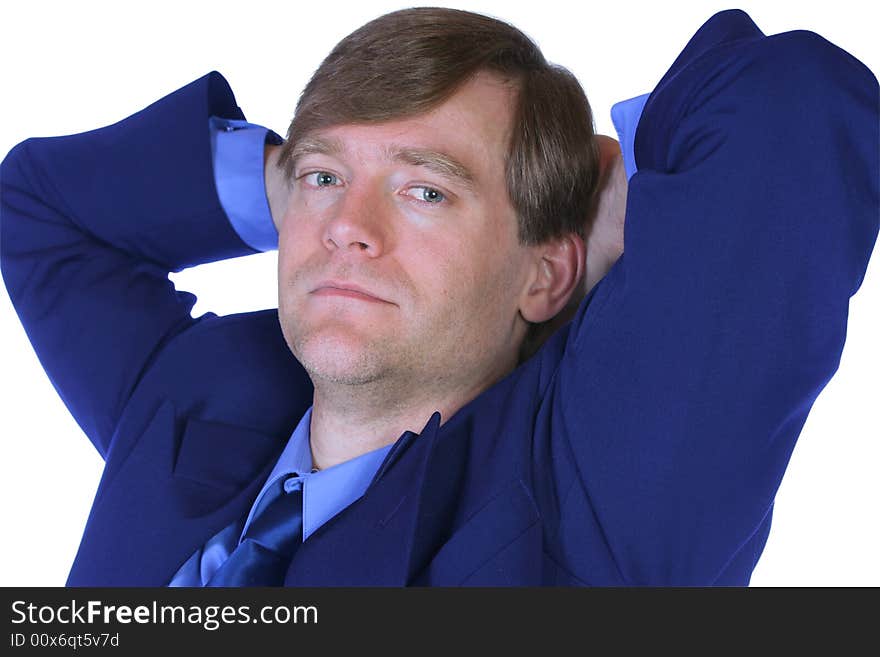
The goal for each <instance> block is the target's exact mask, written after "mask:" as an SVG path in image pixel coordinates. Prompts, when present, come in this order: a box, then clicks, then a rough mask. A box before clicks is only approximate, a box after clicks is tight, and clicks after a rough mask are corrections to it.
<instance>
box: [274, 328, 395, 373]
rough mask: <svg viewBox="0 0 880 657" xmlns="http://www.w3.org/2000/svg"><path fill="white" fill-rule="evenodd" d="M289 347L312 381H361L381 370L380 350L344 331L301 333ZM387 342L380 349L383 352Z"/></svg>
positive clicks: (289, 342)
mask: <svg viewBox="0 0 880 657" xmlns="http://www.w3.org/2000/svg"><path fill="white" fill-rule="evenodd" d="M288 344H289V345H291V351H293V354H294V356H296V358H297V360H299V362H300V363H301V364H302V366H303V367H304V368H305V370H306V371H307V372H308V373H309V376H310V377H311V379H312V382H313V383H314V382H316V381H317V380H321V381H327V382H329V383H337V384H343V385H363V384H365V383H371V382H373V381H376V380H378V379H380V378H382V376H383V375H384V374H385V369H386V368H385V367H384V365H383V360H384V359H383V358H382V357H381V355H380V354H381V352H380V350H379V349H377V348H376V347H377V346H378V345H375V344H370V343H369V342H367V341H365V340H363V339H357V338H355V337H354V336H351V335H350V334H348V333H347V332H345V333H342V334H340V333H339V332H336V331H322V332H320V334H317V335H315V334H313V335H309V336H303V337H300V338H298V339H294V340H293V341H292V344H291V341H288ZM387 349H388V347H387V345H386V346H385V347H384V351H385V353H386V354H387Z"/></svg>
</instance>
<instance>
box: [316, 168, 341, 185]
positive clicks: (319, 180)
mask: <svg viewBox="0 0 880 657" xmlns="http://www.w3.org/2000/svg"><path fill="white" fill-rule="evenodd" d="M309 177H310V178H311V179H312V182H313V183H314V184H315V185H316V186H317V187H332V186H333V185H336V184H338V183H339V178H337V177H336V176H334V175H333V174H332V173H328V172H326V171H315V172H314V173H310V174H309Z"/></svg>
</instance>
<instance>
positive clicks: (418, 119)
mask: <svg viewBox="0 0 880 657" xmlns="http://www.w3.org/2000/svg"><path fill="white" fill-rule="evenodd" d="M280 165H281V166H283V167H284V168H285V169H286V171H287V174H288V177H289V179H290V180H291V184H292V189H291V196H290V199H289V204H288V209H287V214H286V216H285V218H284V220H283V221H282V226H281V235H280V242H279V311H280V314H281V322H282V328H283V330H284V334H285V337H286V339H287V341H288V343H289V345H290V346H291V349H292V350H293V352H294V354H295V355H296V356H297V357H298V358H299V359H300V361H301V362H302V363H303V364H304V365H305V367H306V369H308V370H309V373H310V374H311V375H312V378H313V380H315V382H316V385H318V384H319V383H320V382H333V383H341V384H349V385H352V384H367V383H374V382H382V381H386V382H387V383H388V385H394V386H396V387H397V388H399V393H400V394H403V393H405V392H406V391H407V390H409V391H411V392H412V393H413V394H420V393H421V392H422V391H424V392H425V393H426V394H440V395H443V394H446V393H447V392H450V391H458V392H459V393H461V394H464V395H468V394H469V393H473V394H476V393H478V392H479V391H480V390H481V389H483V388H485V387H486V386H488V385H489V384H491V383H492V382H493V381H494V380H497V379H498V378H499V377H500V376H503V375H504V374H505V373H506V372H507V371H509V370H510V369H511V368H512V367H513V366H514V365H515V364H516V360H517V356H518V353H519V348H520V346H521V344H522V342H523V339H524V338H525V336H526V334H527V332H528V329H529V326H530V325H531V324H538V323H541V322H545V321H547V320H549V319H550V318H552V317H553V316H554V315H556V314H557V313H558V312H559V311H560V310H561V309H562V308H563V307H564V306H565V304H566V301H567V300H568V299H569V297H570V296H571V294H572V292H573V291H574V290H575V288H576V284H577V283H578V280H579V279H580V277H581V274H582V271H583V257H584V247H583V241H582V237H581V234H582V231H583V229H584V227H585V222H586V218H587V212H588V210H589V208H590V206H591V204H592V201H593V195H594V192H595V189H596V185H597V182H598V178H599V171H598V153H597V149H596V146H595V142H594V139H593V132H592V115H591V112H590V108H589V104H588V103H587V100H586V97H585V96H584V94H583V91H582V90H581V88H580V85H579V84H578V83H577V81H576V80H575V79H574V78H573V76H571V74H570V73H568V72H567V71H565V70H564V69H561V68H558V67H554V66H552V65H550V64H548V63H547V62H546V61H545V60H544V58H543V56H542V55H541V53H540V51H539V50H538V48H537V47H536V46H535V45H534V44H533V43H532V42H531V41H530V40H529V39H528V38H527V37H526V36H525V35H523V34H522V33H521V32H519V31H518V30H516V29H515V28H513V27H511V26H509V25H507V24H505V23H502V22H500V21H496V20H494V19H491V18H488V17H485V16H480V15H476V14H471V13H467V12H461V11H456V10H451V9H410V10H404V11H400V12H395V13H393V14H388V15H386V16H382V17H380V18H378V19H376V20H374V21H372V22H370V23H368V24H367V25H365V26H363V27H362V28H360V29H358V30H357V31H355V32H354V33H352V34H351V35H349V36H348V37H346V38H345V39H343V41H341V42H340V43H339V44H338V45H337V46H336V48H335V49H334V50H333V52H332V53H331V54H330V55H329V56H328V57H327V58H326V59H325V61H324V62H323V63H322V64H321V66H320V67H319V69H318V70H317V71H316V73H315V74H314V76H313V78H312V80H311V81H310V82H309V84H308V85H307V87H306V89H305V90H304V92H303V95H302V97H301V99H300V102H299V104H298V106H297V110H296V114H295V116H294V119H293V121H292V123H291V126H290V129H289V131H288V139H287V142H286V143H285V145H284V147H283V149H282V153H281V158H280ZM356 289H360V290H361V292H360V293H358V292H357V291H356ZM373 297H377V298H378V300H377V299H376V298H373Z"/></svg>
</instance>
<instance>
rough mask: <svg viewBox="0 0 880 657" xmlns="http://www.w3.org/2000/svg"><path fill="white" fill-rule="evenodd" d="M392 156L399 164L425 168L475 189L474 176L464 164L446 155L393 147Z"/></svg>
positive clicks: (418, 149)
mask: <svg viewBox="0 0 880 657" xmlns="http://www.w3.org/2000/svg"><path fill="white" fill-rule="evenodd" d="M390 156H391V159H392V160H395V161H397V162H403V163H404V164H411V165H413V166H417V167H425V168H426V169H428V170H429V171H432V172H433V173H436V174H437V175H438V176H442V177H443V178H446V179H447V180H450V181H452V182H458V183H460V184H463V185H464V186H466V187H468V188H469V189H473V186H474V174H472V173H471V171H470V169H468V168H467V167H466V166H465V165H464V164H462V163H461V162H459V161H458V160H456V159H455V158H454V157H452V156H451V155H448V154H446V153H441V152H440V151H433V150H428V149H423V148H397V147H392V148H391V149H390Z"/></svg>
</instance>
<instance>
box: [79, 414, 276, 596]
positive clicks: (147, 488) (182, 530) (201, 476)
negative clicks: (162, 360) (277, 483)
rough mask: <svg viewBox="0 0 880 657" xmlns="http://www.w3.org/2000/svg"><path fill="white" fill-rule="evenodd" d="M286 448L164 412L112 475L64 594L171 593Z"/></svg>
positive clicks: (244, 507)
mask: <svg viewBox="0 0 880 657" xmlns="http://www.w3.org/2000/svg"><path fill="white" fill-rule="evenodd" d="M283 446H284V440H283V438H282V439H281V440H279V439H277V438H274V437H270V436H266V435H264V434H261V433H259V432H255V431H252V430H250V429H247V428H243V427H236V426H232V425H227V424H219V423H214V422H204V421H201V420H197V419H186V418H183V419H179V418H177V417H176V414H175V409H174V406H173V404H171V403H170V402H165V403H163V404H162V405H161V406H160V407H159V409H158V410H157V411H156V413H155V414H154V415H153V417H152V418H151V419H149V421H148V422H147V424H146V428H145V429H143V431H142V432H141V433H140V438H139V439H138V441H137V443H136V444H135V445H134V447H133V449H132V450H131V452H130V453H129V454H128V455H127V456H126V457H125V460H124V462H123V463H121V465H119V466H118V467H117V468H111V467H108V472H107V474H105V478H106V482H105V481H102V484H101V488H100V489H99V492H98V495H97V496H96V502H95V505H94V506H93V508H92V513H91V515H90V516H89V520H88V523H87V525H86V530H85V533H84V535H83V541H82V543H81V545H80V549H79V552H78V554H77V557H76V560H75V561H74V565H73V567H72V569H71V573H70V577H69V579H68V585H69V586H76V585H88V586H95V585H98V586H101V585H103V586H120V585H127V586H163V585H165V584H167V583H168V581H169V580H170V578H171V576H172V575H173V574H174V572H175V571H176V570H177V568H179V567H180V565H181V564H182V563H183V562H184V561H185V560H186V559H187V558H188V557H189V556H190V555H191V554H192V553H193V551H194V550H196V549H197V548H198V547H200V546H201V545H202V544H203V543H204V541H205V540H207V539H208V538H209V537H210V536H212V535H213V534H215V533H216V532H218V531H219V530H220V529H222V528H223V527H225V526H226V525H228V524H229V523H231V522H233V521H234V520H236V519H238V518H240V517H242V516H243V514H244V513H246V511H247V509H248V508H249V507H250V505H251V503H252V502H253V499H254V498H255V497H256V495H257V493H258V492H259V490H260V488H261V487H262V484H263V482H264V481H265V479H266V477H267V476H268V475H269V472H270V471H271V469H272V466H273V464H274V462H275V460H276V459H277V457H278V454H279V453H280V451H281V449H282V448H283ZM109 465H110V464H108V466H109Z"/></svg>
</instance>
